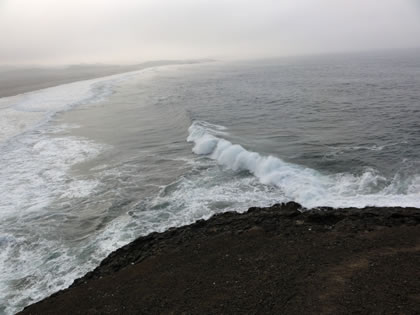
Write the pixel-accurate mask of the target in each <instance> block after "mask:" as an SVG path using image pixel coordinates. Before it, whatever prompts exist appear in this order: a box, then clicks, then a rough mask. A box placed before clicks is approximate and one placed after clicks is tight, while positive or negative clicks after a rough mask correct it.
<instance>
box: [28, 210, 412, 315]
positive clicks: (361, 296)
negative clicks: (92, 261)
mask: <svg viewBox="0 0 420 315" xmlns="http://www.w3.org/2000/svg"><path fill="white" fill-rule="evenodd" d="M300 209H301V206H300V205H299V204H296V203H293V202H290V203H287V204H282V205H274V206H272V207H267V208H250V209H249V210H248V212H245V213H242V214H239V213H234V212H227V213H222V214H217V215H214V216H213V217H211V218H210V219H209V220H207V221H203V220H201V221H198V222H196V223H194V224H192V225H188V226H184V227H179V228H172V229H169V230H168V231H166V232H163V233H152V234H149V235H147V236H144V237H139V238H138V239H136V240H134V241H133V242H131V243H129V244H128V245H126V246H124V247H122V248H120V249H118V250H116V251H115V252H113V253H111V254H110V255H109V256H108V257H107V258H105V259H104V260H103V261H102V262H101V264H100V265H99V266H98V267H97V268H96V269H94V270H93V271H91V272H89V273H87V274H86V275H85V276H84V277H82V278H80V279H77V280H75V281H74V283H73V284H72V285H71V286H70V287H69V288H68V289H65V290H62V291H59V292H57V293H55V294H53V295H52V296H50V297H48V298H46V299H44V300H42V301H40V302H37V303H35V304H32V305H30V306H28V307H26V308H25V309H24V310H23V311H22V312H21V314H61V313H64V314H79V313H101V314H103V313H105V314H106V313H107V314H114V313H129V314H132V313H137V314H138V313H144V314H150V313H182V312H185V313H187V314H197V313H244V312H245V313H277V314H281V313H286V314H302V313H308V312H310V313H323V314H337V313H352V312H359V313H383V312H386V313H405V314H414V313H418V312H420V280H418V279H420V267H419V266H420V225H419V223H420V209H417V208H398V207H390V208H382V207H367V208H364V209H357V208H344V209H332V208H318V209H315V210H306V209H305V211H303V212H302V211H300Z"/></svg>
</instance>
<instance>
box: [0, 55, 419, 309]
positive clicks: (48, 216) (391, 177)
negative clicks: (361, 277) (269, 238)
mask: <svg viewBox="0 0 420 315" xmlns="http://www.w3.org/2000/svg"><path fill="white" fill-rule="evenodd" d="M286 201H296V202H298V203H300V204H301V205H302V206H304V207H306V208H316V207H320V206H331V207H350V206H351V207H360V208H361V207H365V206H414V207H420V54H418V53H414V52H399V53H390V52H388V53H375V54H373V53H372V54H353V55H330V56H316V57H295V58H282V59H270V60H255V61H240V62H222V61H216V62H205V63H201V64H185V65H168V66H157V67H150V68H146V69H142V70H138V71H132V72H127V73H123V74H116V75H112V76H108V77H103V78H96V79H92V80H84V81H78V82H73V83H68V84H63V85H59V86H56V87H50V88H46V89H42V90H37V91H32V92H27V93H23V94H19V95H16V96H10V97H3V98H0V314H13V313H15V312H17V311H19V310H21V309H22V308H23V307H25V306H26V305H29V304H31V303H33V302H35V301H38V300H40V299H42V298H44V297H46V296H48V295H50V294H52V293H54V292H56V291H58V290H60V289H63V288H66V287H68V286H69V285H70V284H71V283H72V282H73V280H74V279H76V278H78V277H80V276H82V275H84V274H85V273H86V272H88V271H90V270H92V269H93V268H94V267H95V266H97V265H98V264H99V262H100V261H101V260H102V259H103V258H105V257H106V256H107V255H108V254H109V253H111V252H112V251H114V250H116V249H117V248H119V247H121V246H123V245H125V244H127V243H128V242H130V241H132V240H134V239H135V238H136V237H139V236H141V235H146V234H148V233H151V232H154V231H164V230H166V229H168V228H170V227H175V226H181V225H185V224H189V223H193V222H195V221H196V220H199V219H207V218H209V217H210V216H211V215H213V214H215V213H220V212H225V211H238V212H244V211H246V210H247V209H248V208H249V207H251V206H269V205H272V204H275V203H281V202H286Z"/></svg>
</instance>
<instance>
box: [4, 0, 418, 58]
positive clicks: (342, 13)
mask: <svg viewBox="0 0 420 315" xmlns="http://www.w3.org/2000/svg"><path fill="white" fill-rule="evenodd" d="M0 37H1V38H2V49H1V51H0V65H1V66H5V65H49V66H52V65H65V64H96V63H102V64H135V63H140V62H144V61H148V60H160V59H200V58H212V59H222V60H226V59H258V58H275V57H283V56H294V55H314V54H315V55H318V54H331V53H333V54H334V53H346V52H364V51H377V50H394V49H406V48H418V47H420V1H418V0H386V1H383V2H381V3H380V4H378V3H377V1H373V0H364V1H362V0H355V1H351V2H350V1H342V0H341V1H340V0H339V1H337V0H318V1H310V0H285V1H282V2H277V1H272V0H263V1H259V2H256V1H251V0H246V1H239V0H230V1H222V0H215V1H211V2H208V1H193V0H181V1H177V2H176V3H174V2H173V1H169V0H155V1H151V0H146V1H141V2H140V1H134V0H121V1H112V0H103V1H99V0H93V1H89V2H87V3H86V2H83V1H81V0H74V1H71V2H68V1H60V2H58V1H53V0H40V1H37V2H36V3H34V2H33V1H29V0H13V1H11V0H0Z"/></svg>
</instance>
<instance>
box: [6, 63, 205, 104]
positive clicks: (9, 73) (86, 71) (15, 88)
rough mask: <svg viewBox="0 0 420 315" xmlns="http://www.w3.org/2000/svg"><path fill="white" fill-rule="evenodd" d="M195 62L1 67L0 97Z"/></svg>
mask: <svg viewBox="0 0 420 315" xmlns="http://www.w3.org/2000/svg"><path fill="white" fill-rule="evenodd" d="M192 62H199V60H198V61H195V60H193V61H188V60H186V61H177V60H172V61H171V60H162V61H150V62H144V63H141V64H136V65H126V66H120V65H74V66H67V67H60V68H58V67H56V68H52V67H50V68H48V67H44V68H39V67H38V68H37V67H31V68H4V69H0V97H7V96H13V95H17V94H21V93H25V92H30V91H35V90H40V89H44V88H48V87H52V86H57V85H60V84H65V83H71V82H75V81H80V80H89V79H94V78H99V77H104V76H108V75H113V74H118V73H124V72H129V71H135V70H141V69H144V68H148V67H153V66H160V65H170V64H182V63H192Z"/></svg>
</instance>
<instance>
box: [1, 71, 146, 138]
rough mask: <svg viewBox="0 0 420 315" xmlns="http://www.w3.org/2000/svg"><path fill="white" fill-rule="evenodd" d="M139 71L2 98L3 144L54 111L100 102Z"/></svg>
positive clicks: (41, 121) (49, 116) (44, 120)
mask: <svg viewBox="0 0 420 315" xmlns="http://www.w3.org/2000/svg"><path fill="white" fill-rule="evenodd" d="M141 71H147V70H138V71H132V72H127V73H122V74H116V75H111V76H106V77H102V78H97V79H91V80H84V81H77V82H73V83H67V84H62V85H58V86H54V87H50V88H45V89H42V90H37V91H33V92H27V93H23V94H20V95H16V96H11V97H4V98H0V143H2V142H4V141H6V140H7V139H10V138H11V137H14V136H16V135H18V134H21V133H22V132H25V131H27V130H30V129H31V128H33V127H35V126H38V125H39V124H41V123H43V122H46V121H48V120H49V118H51V117H52V116H53V115H54V114H55V113H57V112H60V111H64V110H68V109H71V108H73V107H75V106H78V105H81V104H91V103H96V102H99V101H101V100H103V99H105V98H106V97H108V96H109V95H111V94H112V93H113V91H114V88H115V86H116V85H118V84H119V83H121V82H123V81H125V80H127V79H129V78H130V77H132V76H135V75H137V74H138V73H139V72H141Z"/></svg>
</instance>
